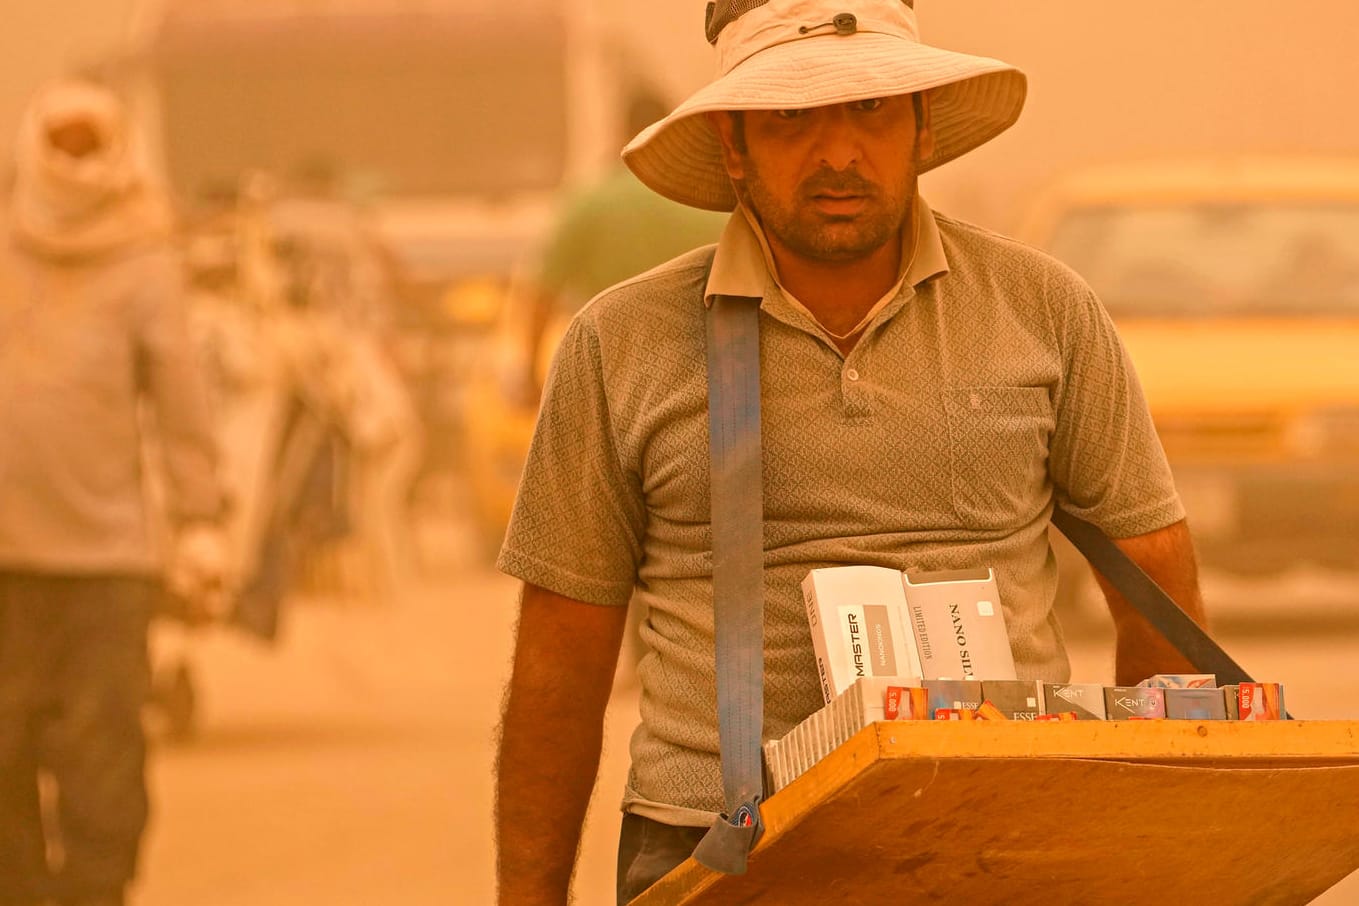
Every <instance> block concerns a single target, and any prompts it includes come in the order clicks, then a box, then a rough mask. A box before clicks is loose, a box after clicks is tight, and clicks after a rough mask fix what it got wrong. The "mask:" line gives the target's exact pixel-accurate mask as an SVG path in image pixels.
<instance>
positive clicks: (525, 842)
mask: <svg viewBox="0 0 1359 906" xmlns="http://www.w3.org/2000/svg"><path fill="white" fill-rule="evenodd" d="M566 686H567V684H565V683H561V684H558V688H559V689H565V688H566ZM563 697H564V696H562V695H561V693H560V692H558V693H557V694H555V695H554V694H553V693H552V690H538V691H537V692H533V691H530V690H528V689H522V688H521V689H514V688H511V692H510V696H509V701H508V703H507V705H506V708H505V717H504V721H503V723H502V725H501V739H500V761H499V770H498V772H497V777H496V802H497V809H496V837H497V843H498V847H497V850H498V864H497V872H498V875H499V879H500V902H501V904H503V906H520V904H525V906H528V904H533V906H538V904H544V906H545V904H554V906H559V904H564V903H566V902H567V893H568V890H569V888H570V884H571V873H572V870H573V868H574V866H575V862H576V851H577V849H578V848H579V844H580V834H581V826H582V824H583V823H584V820H585V811H586V808H587V806H588V805H589V802H590V793H591V790H593V788H594V782H595V775H596V773H597V772H598V770H599V759H600V749H601V745H602V739H603V722H602V719H600V717H602V715H600V716H596V715H581V714H578V713H576V710H577V709H578V707H579V706H578V705H577V704H576V703H574V702H569V701H562V700H561V699H562V698H563Z"/></svg>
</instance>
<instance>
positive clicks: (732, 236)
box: [704, 195, 948, 304]
mask: <svg viewBox="0 0 1359 906" xmlns="http://www.w3.org/2000/svg"><path fill="white" fill-rule="evenodd" d="M915 201H916V214H917V221H918V222H919V235H918V236H917V237H916V244H915V254H914V255H913V256H911V257H910V258H907V256H906V253H907V252H908V250H907V249H905V248H903V250H902V251H903V254H902V261H903V262H905V263H906V264H905V267H906V273H905V279H904V280H902V281H899V282H898V284H897V286H898V289H899V288H900V286H902V285H903V284H904V285H908V286H919V285H920V284H921V283H924V282H925V281H926V280H929V279H930V278H931V277H937V276H939V275H940V274H946V273H948V257H947V256H946V255H945V254H944V243H943V241H942V240H941V239H940V238H939V227H938V225H937V224H936V223H935V221H934V212H933V211H931V210H930V206H929V204H928V203H927V202H926V201H925V199H924V197H922V196H920V195H916V198H915ZM909 241H910V240H909V238H907V237H903V238H902V244H903V246H904V245H905V244H906V243H908V242H909ZM771 282H774V283H775V284H777V277H776V275H775V274H774V265H773V259H772V257H771V256H770V254H769V250H768V246H767V244H766V243H765V240H764V236H763V235H762V234H761V233H760V231H759V228H758V227H757V226H756V224H755V220H754V218H753V217H750V216H749V215H748V214H746V212H745V211H744V209H743V208H737V209H736V211H735V212H733V213H732V215H731V217H730V218H729V219H728V220H727V226H726V228H725V229H724V230H723V231H722V236H721V238H720V239H719V240H718V242H717V254H716V256H715V257H714V258H713V267H712V272H711V273H710V274H709V275H708V285H707V287H706V289H705V290H704V301H705V303H708V304H711V303H710V302H709V300H711V299H712V297H713V296H746V297H749V298H756V299H762V298H764V297H765V295H766V291H767V290H768V288H769V284H770V283H771ZM893 294H894V295H895V291H894V293H893ZM784 295H787V293H784Z"/></svg>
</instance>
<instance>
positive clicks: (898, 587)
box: [802, 566, 920, 703]
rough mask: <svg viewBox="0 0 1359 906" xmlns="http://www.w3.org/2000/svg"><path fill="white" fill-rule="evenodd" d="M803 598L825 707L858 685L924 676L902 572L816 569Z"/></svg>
mask: <svg viewBox="0 0 1359 906" xmlns="http://www.w3.org/2000/svg"><path fill="white" fill-rule="evenodd" d="M802 596H803V600H804V602H805V603H806V605H807V622H808V624H809V625H810V627H811V633H812V647H813V649H814V650H815V652H816V669H817V674H818V678H819V680H820V683H821V695H822V697H823V698H824V699H825V701H826V702H827V703H830V702H831V701H833V700H834V699H835V697H836V696H837V695H839V694H840V693H841V692H844V691H845V690H846V689H848V688H849V687H850V686H851V685H853V684H854V682H855V681H856V680H859V679H864V678H868V677H918V676H920V657H919V655H918V654H917V651H916V646H915V640H914V639H913V638H912V636H911V629H910V626H909V624H908V623H907V622H906V593H905V589H904V588H903V587H902V581H901V572H900V570H895V569H890V568H888V567H884V566H833V567H827V568H825V569H814V570H812V571H811V572H809V573H808V574H807V578H806V579H804V580H803V582H802Z"/></svg>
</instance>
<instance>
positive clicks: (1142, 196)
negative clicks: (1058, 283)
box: [1021, 158, 1359, 574]
mask: <svg viewBox="0 0 1359 906" xmlns="http://www.w3.org/2000/svg"><path fill="white" fill-rule="evenodd" d="M1021 235H1022V236H1023V238H1025V239H1027V240H1028V241H1030V242H1032V243H1033V244H1035V245H1038V246H1039V247H1042V248H1044V249H1046V250H1047V251H1049V252H1051V253H1052V254H1053V255H1055V256H1056V257H1057V258H1059V259H1061V260H1062V261H1065V262H1066V263H1067V264H1069V265H1071V266H1072V267H1073V268H1075V269H1076V270H1077V271H1078V272H1079V273H1080V274H1081V275H1082V276H1084V277H1085V279H1086V280H1088V281H1089V282H1090V284H1091V285H1092V286H1093V287H1094V289H1095V291H1096V292H1097V293H1098V294H1099V296H1100V298H1101V299H1102V300H1103V302H1104V304H1105V306H1106V307H1107V308H1108V310H1109V312H1110V314H1111V315H1112V317H1113V319H1114V321H1115V322H1116V323H1117V325H1118V327H1119V331H1120V333H1121V335H1122V337H1123V339H1124V341H1125V343H1126V345H1127V348H1128V351H1129V354H1130V355H1131V357H1132V359H1133V361H1134V363H1135V365H1136V367H1137V370H1138V373H1139V375H1140V376H1141V379H1142V384H1143V387H1144V388H1145V390H1146V395H1147V399H1148V402H1149V403H1150V406H1151V410H1152V414H1153V417H1154V418H1155V421H1156V426H1157V430H1158V431H1159V433H1160V435H1161V439H1162V442H1163V443H1164V445H1165V448H1166V452H1167V455H1168V456H1169V458H1170V461H1171V465H1172V467H1173V469H1174V471H1175V476H1176V483H1177V485H1178V487H1179V489H1180V493H1181V496H1182V497H1183V499H1184V502H1185V507H1186V509H1187V511H1188V514H1189V522H1190V526H1191V529H1192V530H1193V532H1194V534H1195V540H1196V545H1197V548H1198V550H1199V555H1200V559H1201V561H1202V562H1203V563H1204V564H1205V565H1207V566H1209V567H1215V568H1217V569H1221V570H1224V571H1229V572H1232V573H1246V574H1254V573H1262V572H1278V571H1283V570H1286V569H1288V568H1289V567H1292V566H1298V565H1310V566H1321V567H1325V568H1337V569H1344V570H1354V569H1356V568H1359V158H1353V159H1338V160H1337V159H1318V158H1268V159H1266V158H1229V159H1201V160H1192V161H1176V162H1164V161H1162V162H1155V163H1150V162H1149V163H1139V164H1128V165H1123V166H1108V167H1103V168H1099V169H1092V170H1089V171H1086V172H1082V173H1079V174H1077V175H1074V176H1072V177H1071V178H1069V179H1067V180H1066V181H1064V182H1062V183H1061V184H1059V185H1057V186H1056V187H1054V188H1053V189H1052V190H1051V191H1050V192H1049V193H1047V195H1046V196H1045V197H1044V198H1043V199H1042V201H1041V202H1040V203H1039V204H1038V205H1037V206H1036V207H1035V209H1034V211H1033V214H1032V216H1031V218H1030V220H1029V222H1028V224H1027V226H1026V228H1025V229H1024V230H1023V231H1022V233H1021Z"/></svg>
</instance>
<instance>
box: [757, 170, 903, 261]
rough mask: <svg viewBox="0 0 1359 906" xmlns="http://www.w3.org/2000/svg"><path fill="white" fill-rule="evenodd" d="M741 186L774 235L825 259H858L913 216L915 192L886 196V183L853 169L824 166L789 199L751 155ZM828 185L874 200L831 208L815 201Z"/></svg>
mask: <svg viewBox="0 0 1359 906" xmlns="http://www.w3.org/2000/svg"><path fill="white" fill-rule="evenodd" d="M911 185H912V186H914V181H913V180H912V181H911ZM737 190H738V192H739V193H740V195H741V198H742V201H743V202H744V203H745V205H746V206H747V207H749V208H750V210H751V211H752V212H753V213H754V214H755V216H756V217H757V218H758V219H759V221H760V224H761V226H763V228H764V230H765V232H766V233H767V234H768V235H769V237H770V238H771V239H774V240H776V241H777V242H778V243H780V244H781V245H783V246H785V247H786V248H788V249H789V250H790V251H791V252H793V253H794V254H795V255H798V256H800V257H803V258H806V259H809V260H815V261H825V262H847V261H856V260H859V259H861V258H865V257H867V256H868V255H870V254H872V253H873V252H876V251H877V250H878V249H880V248H882V247H883V246H884V245H886V244H887V243H888V242H891V241H893V240H895V239H896V238H897V237H898V236H899V235H900V231H901V229H902V227H903V226H905V224H906V222H907V220H908V219H909V218H910V216H911V200H912V197H913V194H914V193H910V192H908V193H904V196H903V197H895V196H891V195H887V196H884V194H883V191H882V187H881V186H878V185H875V184H873V183H870V182H868V181H867V180H865V179H863V178H862V177H861V176H859V175H858V174H857V173H855V172H853V171H845V172H835V171H831V170H822V171H820V172H818V173H816V174H814V175H813V176H811V177H809V178H808V179H807V180H805V181H804V182H803V183H802V184H801V185H799V186H798V189H797V192H796V195H795V198H794V200H793V202H792V203H791V204H787V203H783V202H781V201H779V200H778V199H776V198H775V197H774V196H773V195H772V194H771V193H770V192H769V190H768V188H767V186H765V184H764V182H763V181H762V180H761V179H760V174H759V170H758V168H757V167H756V165H755V162H754V161H753V160H751V159H750V158H748V157H747V158H746V160H745V178H744V179H742V180H741V183H740V185H739V186H738V187H737ZM826 190H835V191H842V192H854V193H857V194H863V195H866V196H867V197H868V198H869V199H870V204H869V206H868V207H867V208H866V209H865V210H863V211H861V212H859V213H857V214H853V215H844V216H836V215H829V214H825V213H822V212H819V211H817V210H816V209H815V208H814V207H813V206H812V203H811V202H812V199H813V197H814V195H815V194H816V193H817V192H821V191H826Z"/></svg>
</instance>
